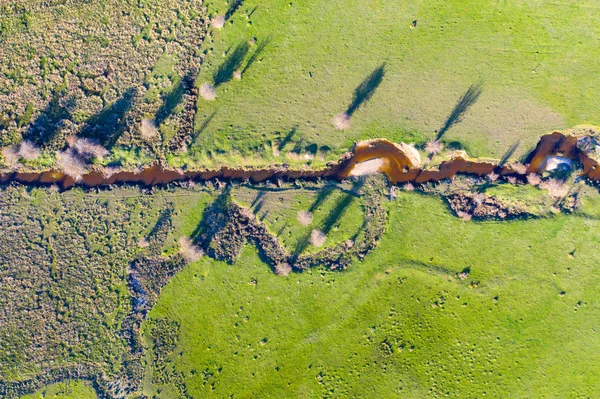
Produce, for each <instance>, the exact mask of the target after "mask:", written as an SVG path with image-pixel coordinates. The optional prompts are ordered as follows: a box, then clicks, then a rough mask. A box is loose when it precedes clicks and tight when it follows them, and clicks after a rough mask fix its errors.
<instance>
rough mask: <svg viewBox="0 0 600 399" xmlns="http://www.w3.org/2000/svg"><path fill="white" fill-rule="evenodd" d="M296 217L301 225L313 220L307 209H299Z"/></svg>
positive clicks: (306, 224)
mask: <svg viewBox="0 0 600 399" xmlns="http://www.w3.org/2000/svg"><path fill="white" fill-rule="evenodd" d="M297 219H298V223H300V224H301V225H302V226H308V225H309V224H311V223H312V222H313V215H312V213H310V212H309V211H299V212H298V216H297Z"/></svg>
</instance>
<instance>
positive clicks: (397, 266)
mask: <svg viewBox="0 0 600 399" xmlns="http://www.w3.org/2000/svg"><path fill="white" fill-rule="evenodd" d="M294 4H295V3H294ZM389 208H390V221H389V227H388V230H387V233H386V234H385V236H384V237H383V239H382V240H381V242H380V243H379V245H378V246H377V248H376V249H375V250H374V251H373V252H372V253H371V254H370V255H368V256H367V258H366V259H365V260H364V261H363V262H355V263H353V264H352V265H351V266H350V268H349V269H348V270H346V271H343V272H328V271H322V270H312V272H305V273H292V274H291V275H289V276H287V277H282V276H277V275H275V274H274V273H273V272H272V271H271V269H270V268H269V267H268V266H267V265H265V264H264V263H263V262H262V261H261V260H260V259H259V257H258V254H257V252H256V249H255V248H254V247H253V246H251V245H248V246H246V249H245V251H244V253H243V254H242V256H241V257H240V259H239V260H238V261H237V262H236V263H234V264H233V265H227V264H225V263H223V262H216V261H214V260H211V259H209V258H207V257H205V258H203V259H201V260H200V261H198V262H196V263H193V264H191V265H189V266H188V267H187V268H186V269H184V270H183V271H182V272H181V273H179V274H178V275H177V276H176V277H175V278H174V279H173V280H172V281H171V282H170V283H169V285H168V286H166V287H165V288H164V290H163V292H162V294H161V297H160V299H159V301H158V303H157V304H156V306H155V307H154V308H153V309H152V311H151V313H150V315H149V317H150V318H151V319H160V318H167V319H169V320H170V321H175V322H177V323H179V325H180V336H179V339H178V341H177V347H176V349H175V350H174V351H173V352H172V354H171V355H169V356H168V362H167V363H166V364H161V367H165V370H171V372H170V373H171V375H177V376H179V377H178V378H177V380H178V381H179V382H178V384H179V385H180V388H182V389H185V391H186V392H187V394H188V395H189V396H190V397H193V398H223V397H230V395H233V397H241V398H251V397H260V398H314V397H362V398H390V397H401V398H424V397H459V398H482V397H491V398H500V397H502V398H522V397H527V398H534V397H536V398H538V397H560V398H575V397H594V396H595V395H596V393H597V392H598V391H599V390H600V381H599V380H598V378H597V376H598V375H599V373H600V351H599V350H598V349H600V336H599V334H600V332H599V330H600V323H599V321H598V320H600V319H599V318H598V317H597V314H598V311H599V308H598V303H600V286H599V285H598V275H599V273H600V255H599V246H600V229H599V228H600V221H599V220H597V218H591V217H584V216H580V215H567V216H565V215H556V216H552V217H548V218H540V219H530V220H516V221H503V222H500V221H488V222H472V221H469V222H466V221H462V220H460V219H458V218H456V217H455V216H453V215H451V214H450V213H449V211H448V209H447V207H446V205H445V204H444V203H443V202H442V201H441V200H440V199H439V198H437V197H434V196H425V195H421V194H417V193H400V194H399V197H398V199H397V200H395V201H393V202H390V203H389ZM463 271H464V273H462V274H461V272H463ZM467 272H468V274H467ZM144 331H146V332H147V329H145V330H144ZM151 358H152V354H151V353H150V354H149V355H148V359H149V360H150V359H151ZM149 364H151V362H149ZM150 375H151V373H150V370H148V374H147V378H146V380H145V383H144V389H145V393H146V394H148V395H149V396H152V395H154V394H156V397H158V398H169V397H176V396H175V394H174V392H177V390H176V389H175V387H174V386H168V384H167V385H163V386H160V387H159V386H155V385H153V384H152V382H151V380H150Z"/></svg>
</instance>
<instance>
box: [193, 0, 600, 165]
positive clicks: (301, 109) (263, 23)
mask: <svg viewBox="0 0 600 399" xmlns="http://www.w3.org/2000/svg"><path fill="white" fill-rule="evenodd" d="M207 4H208V11H209V14H212V15H215V14H217V13H223V12H224V10H225V5H226V2H225V1H209V2H207ZM255 7H257V8H256V10H255V11H254V13H253V14H252V16H251V17H249V18H247V15H248V14H249V13H250V11H251V10H252V9H254V8H255ZM413 20H417V26H416V28H414V29H411V27H410V25H411V22H412V21H413ZM598 21H600V9H599V8H598V7H597V2H595V1H592V0H585V1H562V2H554V3H547V2H544V1H527V2H525V1H514V0H502V1H498V0H483V1H480V0H452V1H446V0H436V1H428V2H424V1H418V0H417V1H396V0H380V1H374V2H365V1H359V0H344V1H330V0H307V1H292V2H288V1H285V2H274V1H259V0H248V1H245V2H244V5H243V6H242V7H241V9H240V10H239V11H238V13H237V14H236V15H234V17H233V18H232V19H231V21H230V22H228V23H227V24H226V25H225V27H224V28H223V29H222V30H219V31H215V33H214V41H213V40H208V41H207V42H206V43H205V45H204V46H205V48H206V49H208V51H209V53H208V55H207V57H206V59H205V64H204V65H205V68H203V70H202V71H201V74H200V77H199V80H198V84H200V83H202V82H204V81H210V80H211V76H212V73H213V71H214V70H215V69H216V68H217V67H218V66H219V65H220V64H221V63H222V62H223V61H224V59H225V57H224V54H225V52H226V51H227V49H229V48H231V47H232V46H233V47H235V45H236V44H237V43H239V42H240V41H245V40H249V39H250V38H252V37H256V38H258V42H259V43H260V41H261V40H265V39H266V38H268V37H270V38H271V43H270V44H269V45H268V46H267V48H266V50H265V51H264V53H263V55H262V56H261V57H259V61H257V62H255V63H254V65H252V66H251V67H250V68H249V69H248V71H246V73H245V74H244V76H243V77H242V80H241V81H236V80H232V81H231V82H229V83H226V84H223V85H222V86H220V87H219V88H218V89H217V95H218V98H217V100H216V101H214V102H208V101H203V100H201V99H200V100H199V101H198V114H197V125H201V124H202V122H203V121H204V120H205V119H206V118H207V117H208V115H210V114H212V113H213V112H216V115H215V117H214V118H213V120H212V122H211V123H210V124H209V126H208V127H207V128H206V129H205V130H204V131H203V132H202V135H201V137H200V138H199V141H198V143H199V149H200V150H199V152H206V153H210V154H211V155H212V158H210V157H208V158H207V157H204V156H201V155H198V154H196V155H192V156H190V159H189V160H188V161H189V162H194V161H192V159H193V158H194V157H197V158H196V159H197V160H198V162H207V163H211V162H215V163H217V164H218V163H234V164H239V163H240V162H241V163H248V164H254V163H265V162H266V163H269V162H273V159H272V158H273V157H272V154H270V146H271V145H272V144H273V143H275V142H277V140H279V139H281V138H283V137H284V136H285V135H286V134H287V133H288V132H289V131H290V129H292V128H293V127H296V128H297V132H296V134H295V136H294V142H292V143H291V144H290V145H289V146H288V148H286V149H285V150H283V151H281V154H280V155H279V156H277V157H275V161H277V160H278V159H279V160H285V161H287V162H292V161H293V160H292V159H289V158H286V154H287V152H288V151H290V150H291V148H292V147H294V145H295V144H296V143H298V142H299V143H300V144H299V147H300V148H301V149H303V148H305V147H306V146H307V145H310V144H317V145H318V146H319V147H321V146H328V147H330V148H331V149H332V151H330V152H328V153H327V155H326V157H325V159H333V158H335V157H336V156H337V155H339V154H340V152H342V151H345V150H347V149H348V148H349V147H350V146H351V144H352V142H353V141H354V140H357V139H363V138H372V137H386V138H389V139H392V140H396V141H400V140H402V141H408V142H415V141H416V142H421V143H422V142H424V141H426V140H428V139H429V138H431V137H433V135H434V133H433V132H434V130H435V129H438V128H440V127H441V126H442V124H443V122H444V119H445V118H446V116H447V115H448V114H449V113H450V111H451V109H452V107H453V106H454V104H455V102H456V101H457V99H458V98H459V97H460V96H461V95H462V94H463V93H464V92H465V90H466V89H467V88H468V87H469V85H470V84H472V83H474V82H476V81H482V82H483V83H484V93H483V95H482V96H481V98H480V99H479V101H478V102H477V103H476V104H475V105H474V106H473V108H472V109H471V111H470V112H469V113H468V114H467V115H466V117H465V118H464V121H463V122H462V123H461V124H459V125H457V126H456V127H455V128H453V129H451V130H450V131H449V132H448V133H447V136H446V138H445V139H446V140H447V141H448V142H451V141H455V140H458V141H460V142H461V143H462V145H463V146H464V147H465V148H466V149H467V151H468V152H469V153H470V154H471V155H473V156H479V157H485V156H489V157H495V158H500V156H501V155H502V154H503V153H504V152H505V151H506V150H507V149H508V148H509V147H510V146H511V145H512V144H513V143H514V142H515V141H517V139H521V140H522V143H521V147H520V149H519V150H518V151H517V153H516V154H515V156H518V155H520V154H522V153H523V152H524V151H526V150H528V149H530V148H531V146H532V145H534V144H535V142H537V140H538V138H539V136H540V135H542V134H545V133H548V132H550V131H551V130H553V129H557V128H565V127H571V126H574V125H577V124H582V123H593V124H598V123H599V122H600V121H599V120H598V117H597V115H596V110H597V109H598V107H599V100H598V98H597V96H596V95H595V92H594V90H593V89H592V88H593V87H596V86H598V84H599V83H600V74H599V73H598V72H599V69H598V68H599V67H598V66H597V63H596V62H595V61H594V60H595V58H597V56H598V50H597V46H596V40H595V38H596V37H598V35H599V33H600V32H599V31H598V30H599V29H600V28H599V26H600V25H599V24H598V23H597V22H598ZM254 48H256V46H254V47H253V48H251V49H250V52H249V54H252V52H253V51H254ZM210 49H213V51H210ZM384 62H385V63H386V74H385V77H384V79H383V83H382V84H381V86H380V87H379V88H378V89H377V91H376V92H375V94H374V96H373V97H372V99H371V101H370V102H368V103H367V104H366V105H365V106H363V107H362V108H360V109H359V110H358V111H357V112H356V113H355V115H354V117H353V118H352V122H351V128H350V129H349V130H347V131H343V132H340V131H337V130H335V129H334V127H333V126H332V123H331V119H332V118H333V117H334V116H335V115H336V114H338V113H340V112H342V111H344V110H345V109H346V107H347V106H348V104H349V103H350V101H351V98H352V94H353V91H354V89H355V88H356V86H357V85H358V84H359V83H360V82H361V81H362V80H363V79H364V78H365V77H366V76H367V75H368V74H369V73H370V72H371V71H373V70H374V69H375V68H376V67H377V66H379V65H380V64H382V63H384ZM312 162H313V163H315V162H317V163H319V162H322V161H320V160H319V159H318V158H317V159H315V160H314V161H312Z"/></svg>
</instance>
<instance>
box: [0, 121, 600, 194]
mask: <svg viewBox="0 0 600 399" xmlns="http://www.w3.org/2000/svg"><path fill="white" fill-rule="evenodd" d="M586 140H587V141H588V142H589V141H590V140H591V139H590V138H589V137H588V136H583V135H569V134H565V133H561V132H554V133H552V134H548V135H545V136H542V137H541V138H540V141H539V142H538V145H537V147H536V148H535V150H534V151H533V152H532V153H531V154H529V157H528V164H529V165H528V167H527V172H526V174H528V173H538V172H541V171H542V170H543V168H544V166H545V162H546V159H547V158H548V157H550V156H560V157H563V158H567V159H570V160H573V161H577V162H579V163H580V164H581V165H582V167H583V172H582V175H583V176H585V177H588V178H589V179H592V180H600V168H598V161H597V160H595V159H593V158H591V157H590V156H589V155H588V152H589V151H584V150H582V148H581V147H582V142H585V141H586ZM375 159H377V160H381V161H382V162H381V163H380V165H381V166H380V167H379V169H378V171H379V172H383V173H385V175H386V176H387V177H388V179H389V181H390V182H391V183H404V182H415V183H424V182H428V181H439V180H442V179H446V178H451V177H453V176H454V175H456V174H473V175H478V176H484V175H487V174H489V173H491V172H495V173H498V174H500V175H518V174H521V175H523V173H522V172H521V173H519V172H518V171H516V170H513V169H512V168H511V166H510V165H508V166H499V165H498V163H495V162H483V161H477V160H471V159H469V158H468V156H467V154H466V153H464V152H457V153H454V154H452V155H451V157H450V159H449V160H446V161H443V162H441V164H440V165H439V167H438V168H436V169H429V168H422V167H421V166H420V161H419V154H418V152H417V151H416V150H415V149H414V147H411V146H409V145H406V144H403V143H402V144H396V143H392V142H390V141H388V140H386V139H374V140H368V141H362V142H359V143H357V144H356V145H355V146H354V148H353V150H352V151H351V152H348V153H346V154H344V155H343V156H342V157H341V158H340V160H338V161H337V162H331V163H329V164H328V165H327V166H326V167H325V168H323V169H317V170H311V169H306V170H297V169H290V168H287V167H283V166H275V167H270V168H256V169H249V168H230V167H225V166H224V167H222V168H220V169H216V170H197V171H177V170H171V169H168V168H164V167H162V166H161V165H158V164H153V165H151V166H149V167H147V168H146V169H143V170H142V171H141V172H139V173H134V172H125V171H119V172H115V173H112V174H108V173H106V172H101V171H91V172H89V173H86V174H84V175H83V176H82V177H81V179H79V180H77V181H76V180H75V179H73V178H72V177H71V176H68V175H66V174H65V173H63V172H60V171H46V172H37V173H30V172H11V173H3V174H0V182H4V183H8V182H19V183H24V184H58V185H60V186H62V187H63V188H70V187H72V186H74V185H81V186H87V187H97V186H105V185H111V184H123V183H133V184H144V185H147V186H153V185H161V184H166V183H171V182H177V181H192V180H197V181H205V180H211V179H222V180H250V181H252V182H255V183H257V182H262V181H265V180H272V179H287V180H295V179H307V180H311V179H316V178H325V179H336V180H341V179H344V178H347V177H350V176H353V175H356V174H360V173H357V171H359V170H360V166H361V163H363V162H367V161H369V160H375Z"/></svg>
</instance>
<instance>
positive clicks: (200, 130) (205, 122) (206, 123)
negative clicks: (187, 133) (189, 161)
mask: <svg viewBox="0 0 600 399" xmlns="http://www.w3.org/2000/svg"><path fill="white" fill-rule="evenodd" d="M216 114H217V111H214V112H213V113H212V114H210V115H209V116H208V118H206V119H205V120H204V122H202V125H200V127H199V128H198V130H197V131H196V132H195V133H194V134H193V136H192V141H191V142H190V147H191V148H193V147H194V146H195V145H196V141H197V140H198V138H199V137H200V136H201V135H202V133H203V132H204V130H205V129H206V128H207V127H208V125H209V124H210V122H211V121H212V120H213V118H214V117H215V115H216Z"/></svg>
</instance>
